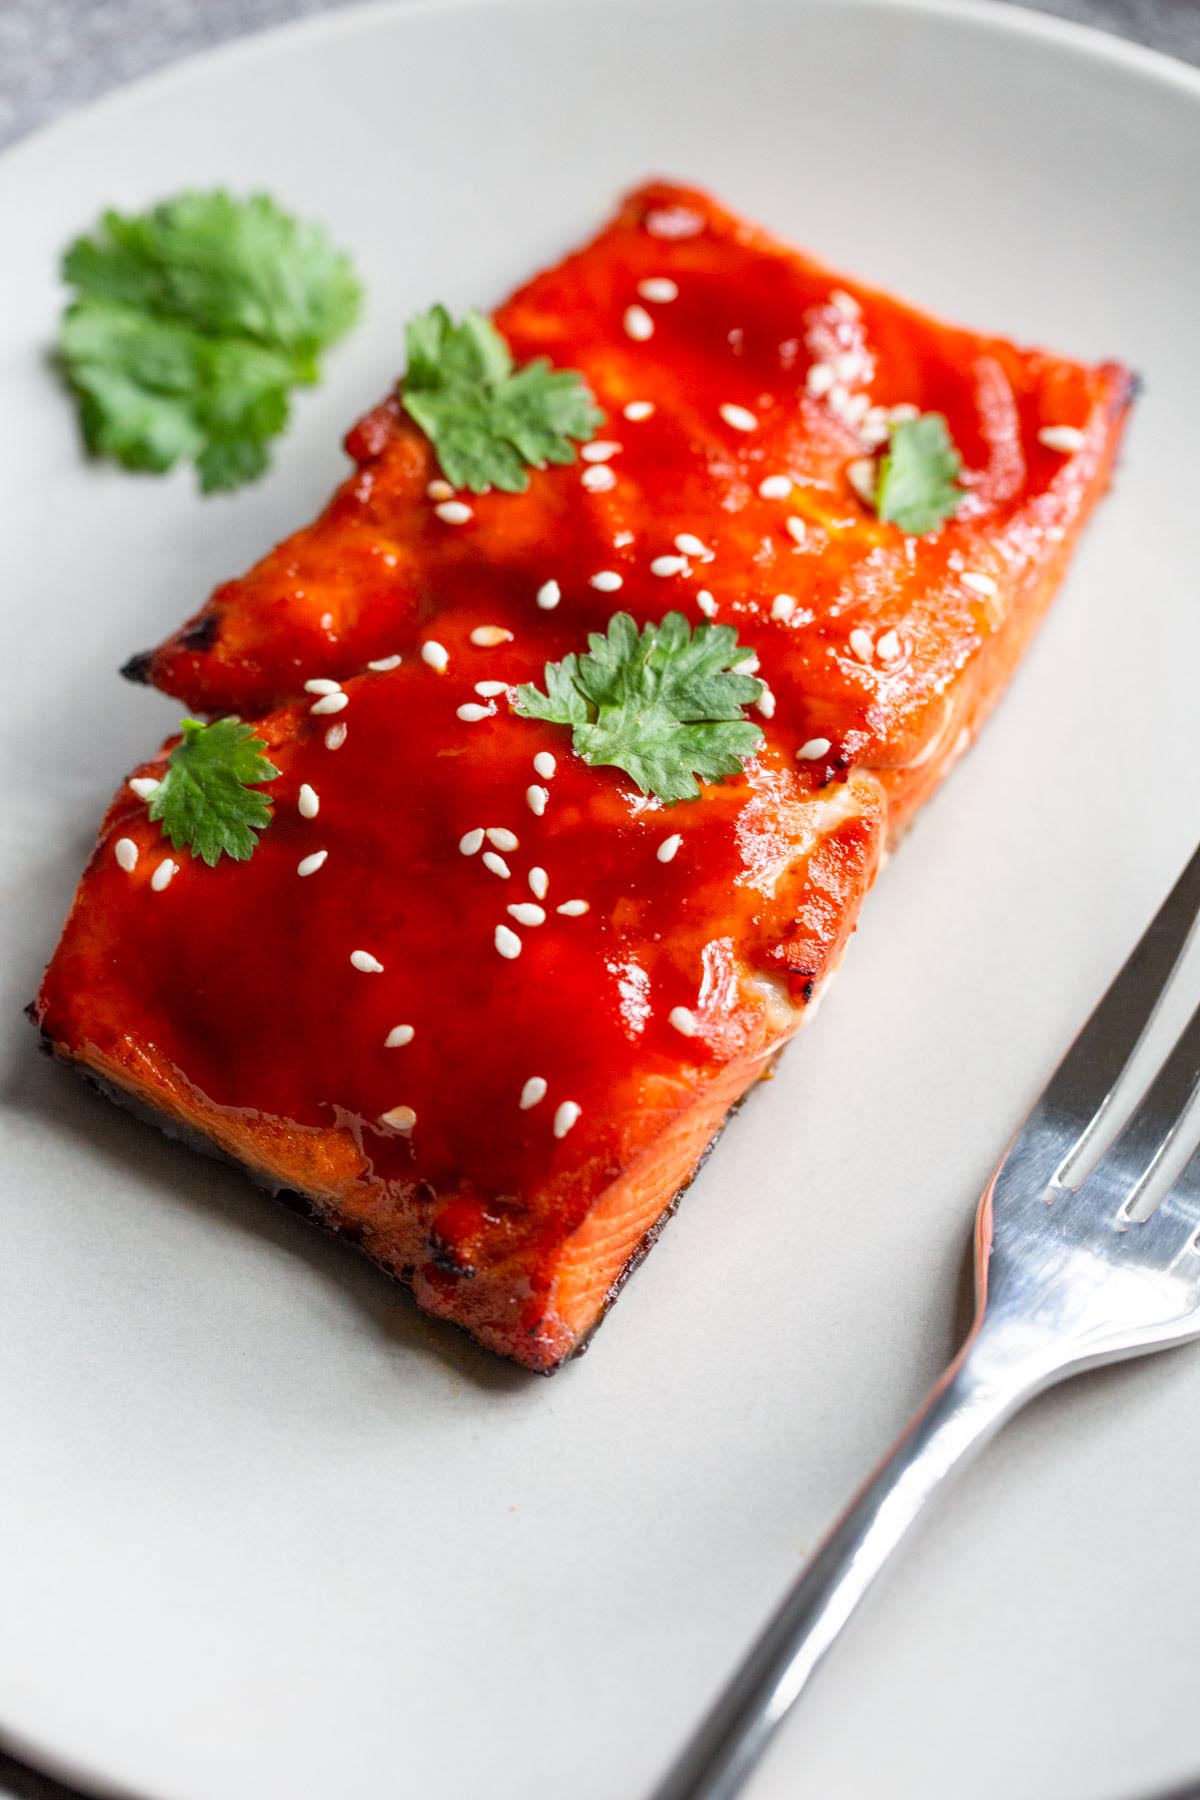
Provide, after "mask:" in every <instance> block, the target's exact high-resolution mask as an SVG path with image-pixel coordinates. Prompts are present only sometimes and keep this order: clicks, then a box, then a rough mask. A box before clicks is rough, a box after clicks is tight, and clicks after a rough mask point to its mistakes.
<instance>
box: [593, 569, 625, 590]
mask: <svg viewBox="0 0 1200 1800" xmlns="http://www.w3.org/2000/svg"><path fill="white" fill-rule="evenodd" d="M590 585H591V586H592V587H594V588H595V589H596V590H597V591H598V592H599V593H601V594H615V593H616V591H617V589H618V588H619V587H622V586H623V585H624V576H622V575H618V574H617V571H616V570H615V569H600V570H598V571H597V573H596V574H595V575H593V576H592V577H591V580H590Z"/></svg>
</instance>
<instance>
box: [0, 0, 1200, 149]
mask: <svg viewBox="0 0 1200 1800" xmlns="http://www.w3.org/2000/svg"><path fill="white" fill-rule="evenodd" d="M566 3H569V4H572V5H574V6H577V7H584V6H589V7H591V8H592V9H593V10H599V8H600V7H601V6H604V5H606V4H607V0H354V4H351V5H349V6H331V7H329V8H327V9H326V10H325V11H323V12H318V13H308V14H306V15H304V16H303V17H301V18H296V19H286V20H284V21H282V22H281V23H280V24H277V25H266V26H263V27H262V28H261V29H260V30H256V31H250V32H246V33H243V34H242V35H240V36H236V37H232V38H226V39H225V40H224V41H223V42H221V43H217V44H211V45H209V46H207V47H206V48H204V49H202V50H194V51H191V52H189V53H187V54H185V55H183V56H182V57H179V58H178V59H176V60H175V61H173V62H169V63H166V64H165V65H163V66H161V67H159V68H157V69H151V70H149V71H148V72H147V73H146V74H144V75H135V76H133V77H132V78H131V79H130V80H128V81H123V82H120V83H119V84H118V85H117V86H116V87H114V88H110V89H108V90H107V91H106V92H104V93H102V94H98V95H97V96H96V98H95V99H93V100H88V101H85V102H84V103H83V104H82V105H80V106H75V107H71V108H70V109H69V110H68V111H67V112H65V113H60V114H57V115H56V116H55V117H53V118H50V119H47V120H45V121H44V122H43V123H42V124H40V125H35V126H34V127H33V128H32V129H31V130H30V131H27V132H25V133H24V134H23V135H22V136H20V137H18V138H15V139H14V140H13V141H12V142H11V143H9V144H6V145H4V146H3V147H2V148H0V179H3V178H4V177H7V176H8V175H9V174H10V173H11V172H12V169H13V167H14V165H17V166H18V173H19V165H20V164H21V163H22V162H23V161H24V160H25V159H26V158H28V159H30V160H34V159H35V158H36V157H37V156H38V155H39V154H41V153H43V152H44V151H45V150H46V149H47V147H49V148H50V149H51V150H53V149H54V148H56V147H57V140H58V139H60V138H66V139H69V138H70V137H71V136H72V135H73V134H74V133H76V132H80V131H86V130H87V129H88V128H89V127H90V126H91V125H92V124H94V123H95V122H96V121H97V120H100V121H102V120H103V119H104V116H105V114H106V113H108V112H109V111H112V110H116V109H119V108H120V107H121V106H122V105H124V104H126V103H127V102H128V101H130V100H133V101H137V100H139V99H141V98H142V96H143V95H146V94H149V95H153V94H155V93H157V92H160V91H165V92H169V91H170V89H171V88H172V87H173V86H176V85H182V84H184V83H185V82H187V81H189V80H191V79H192V78H193V77H194V76H195V75H197V74H200V75H201V76H203V75H205V74H207V73H208V72H209V71H210V70H211V69H214V68H219V67H220V66H221V65H222V64H224V63H237V62H240V61H247V62H250V61H254V60H256V59H257V58H259V57H261V56H267V55H270V53H271V51H272V50H273V49H274V48H275V47H276V45H277V44H278V43H280V42H281V41H289V42H290V41H292V40H296V41H303V40H304V39H306V38H312V39H317V40H319V39H320V38H322V37H334V36H340V35H342V34H345V33H355V32H359V31H368V30H371V29H372V28H374V27H375V26H376V25H377V24H379V23H380V22H382V21H387V22H388V23H391V22H392V21H401V20H402V21H404V22H405V23H407V21H408V20H410V19H413V20H420V19H423V18H429V17H432V16H433V15H435V14H437V13H450V12H458V13H469V12H481V11H483V10H484V9H485V8H487V9H489V10H490V9H493V8H494V9H497V10H499V9H501V8H504V7H508V8H514V9H515V8H522V9H525V8H529V9H532V8H541V9H543V10H544V9H546V8H548V7H550V6H559V7H560V6H562V5H563V4H566ZM637 3H638V4H639V5H641V6H643V7H646V8H647V9H649V8H650V7H652V6H656V5H657V6H671V7H674V8H675V9H676V10H677V11H680V12H684V11H688V10H690V9H691V5H692V0H637ZM782 3H783V4H790V5H791V6H792V7H793V8H794V9H795V11H796V12H818V11H821V12H835V13H838V14H846V13H848V12H851V11H854V12H858V13H862V14H871V13H881V12H884V11H887V12H893V13H901V14H903V13H908V14H911V15H914V16H915V17H917V18H924V19H932V20H938V19H948V20H950V21H951V22H952V23H955V24H961V25H965V26H967V27H968V28H970V29H973V30H976V31H979V32H981V33H987V32H990V31H999V32H1000V33H1001V34H1002V35H1008V36H1012V37H1018V38H1040V39H1041V40H1042V41H1043V42H1045V43H1048V44H1053V45H1055V46H1057V47H1058V48H1060V49H1062V50H1064V51H1066V52H1067V53H1068V54H1069V53H1071V52H1074V53H1075V54H1077V55H1080V56H1083V57H1085V58H1087V59H1089V60H1091V61H1095V62H1101V63H1107V64H1109V65H1110V66H1112V67H1116V68H1120V69H1123V70H1124V71H1126V72H1127V73H1132V74H1135V75H1139V76H1141V77H1143V78H1144V79H1145V80H1147V81H1150V82H1162V83H1165V84H1166V85H1167V86H1169V87H1172V88H1175V89H1178V91H1179V92H1180V93H1182V94H1184V95H1188V96H1190V97H1191V98H1192V99H1194V100H1196V101H1198V102H1200V68H1193V66H1192V65H1191V64H1190V63H1186V62H1184V61H1183V60H1182V59H1181V58H1180V57H1177V56H1172V55H1170V54H1169V53H1168V52H1167V51H1165V50H1155V49H1152V48H1151V47H1150V46H1149V45H1147V44H1138V43H1135V42H1134V41H1133V40H1132V39H1129V38H1125V37H1118V36H1117V35H1116V33H1114V32H1110V31H1105V30H1103V29H1102V28H1101V27H1100V26H1096V25H1084V24H1081V23H1080V22H1079V21H1078V20H1075V19H1064V18H1060V17H1059V16H1058V14H1056V13H1047V12H1041V11H1038V10H1035V9H1034V7H1033V6H1031V5H1029V4H1027V0H782Z"/></svg>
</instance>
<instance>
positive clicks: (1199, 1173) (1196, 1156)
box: [1137, 1144, 1200, 1280]
mask: <svg viewBox="0 0 1200 1800" xmlns="http://www.w3.org/2000/svg"><path fill="white" fill-rule="evenodd" d="M1137 1231H1138V1235H1139V1237H1140V1238H1141V1239H1142V1242H1143V1244H1144V1245H1145V1246H1146V1248H1147V1249H1148V1250H1150V1252H1151V1254H1153V1253H1154V1252H1157V1253H1158V1255H1159V1256H1160V1258H1161V1259H1162V1260H1163V1261H1165V1262H1169V1263H1175V1262H1178V1261H1179V1259H1180V1258H1181V1257H1182V1256H1183V1255H1185V1254H1186V1252H1187V1251H1188V1250H1189V1249H1190V1247H1191V1244H1192V1242H1193V1240H1194V1239H1195V1238H1196V1236H1197V1235H1198V1234H1200V1144H1197V1145H1196V1148H1195V1149H1194V1150H1193V1151H1192V1154H1191V1156H1190V1157H1189V1158H1188V1160H1187V1162H1186V1164H1185V1165H1184V1167H1183V1169H1182V1170H1181V1172H1180V1173H1179V1175H1178V1176H1176V1178H1175V1181H1174V1183H1173V1185H1172V1186H1171V1187H1169V1188H1168V1189H1167V1192H1166V1194H1165V1195H1164V1196H1163V1198H1162V1200H1161V1201H1160V1202H1159V1204H1158V1205H1157V1206H1156V1207H1155V1209H1154V1211H1153V1212H1152V1213H1151V1214H1150V1217H1149V1218H1148V1219H1147V1220H1146V1222H1145V1224H1144V1225H1140V1226H1138V1227H1137ZM1196 1276H1197V1279H1198V1280H1200V1256H1197V1258H1196Z"/></svg>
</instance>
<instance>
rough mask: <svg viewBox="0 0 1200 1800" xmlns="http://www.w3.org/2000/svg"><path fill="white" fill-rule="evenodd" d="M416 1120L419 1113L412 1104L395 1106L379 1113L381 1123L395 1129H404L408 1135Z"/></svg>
mask: <svg viewBox="0 0 1200 1800" xmlns="http://www.w3.org/2000/svg"><path fill="white" fill-rule="evenodd" d="M416 1122H417V1115H416V1113H415V1112H414V1111H413V1109H412V1107H411V1106H393V1107H392V1108H391V1110H390V1111H388V1112H385V1113H380V1115H379V1123H380V1124H381V1125H390V1126H391V1128H392V1130H393V1131H402V1132H404V1133H405V1134H406V1135H407V1133H408V1132H410V1131H411V1130H412V1128H413V1126H414V1125H415V1124H416Z"/></svg>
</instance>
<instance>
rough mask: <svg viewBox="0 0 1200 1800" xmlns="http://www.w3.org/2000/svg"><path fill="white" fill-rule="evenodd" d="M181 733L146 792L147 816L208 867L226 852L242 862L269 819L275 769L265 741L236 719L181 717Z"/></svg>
mask: <svg viewBox="0 0 1200 1800" xmlns="http://www.w3.org/2000/svg"><path fill="white" fill-rule="evenodd" d="M181 723H182V730H183V736H182V737H181V738H180V740H179V742H178V743H177V744H176V746H175V748H174V749H173V750H172V752H171V754H170V756H169V757H168V758H167V772H166V774H165V775H164V776H163V778H162V780H161V781H160V783H159V785H158V787H157V788H156V789H155V791H154V793H153V794H152V795H151V796H150V817H151V818H152V819H161V820H162V827H163V830H164V831H165V832H166V834H167V836H168V837H169V838H170V840H171V842H172V844H174V846H175V848H176V849H177V850H178V849H180V848H182V847H183V846H185V845H186V847H187V848H188V849H189V850H190V851H191V852H192V854H193V856H200V857H203V859H204V861H205V862H206V863H208V864H209V866H210V867H211V866H212V865H213V864H214V863H216V862H218V861H219V860H220V858H221V856H222V854H224V855H225V856H231V857H232V858H233V860H234V862H246V861H247V859H248V858H249V857H250V856H251V855H252V854H253V851H254V848H255V845H256V844H257V843H258V839H257V838H256V837H255V835H254V834H255V832H256V831H262V830H264V829H265V828H266V826H268V825H269V824H270V823H271V809H270V807H269V806H268V805H267V799H266V795H265V794H260V793H258V792H257V791H256V789H257V785H258V784H259V783H260V782H264V781H274V779H275V777H276V776H277V775H278V773H279V770H278V769H277V768H276V767H275V765H274V763H272V762H268V761H267V759H266V757H265V756H264V755H263V751H264V750H265V749H266V747H267V746H266V742H265V740H264V739H263V738H260V737H256V736H255V735H254V727H253V726H252V725H243V724H242V722H241V720H240V719H218V720H217V721H216V722H215V724H212V725H201V724H200V723H199V722H198V721H197V720H196V719H184V720H182V722H181Z"/></svg>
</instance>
